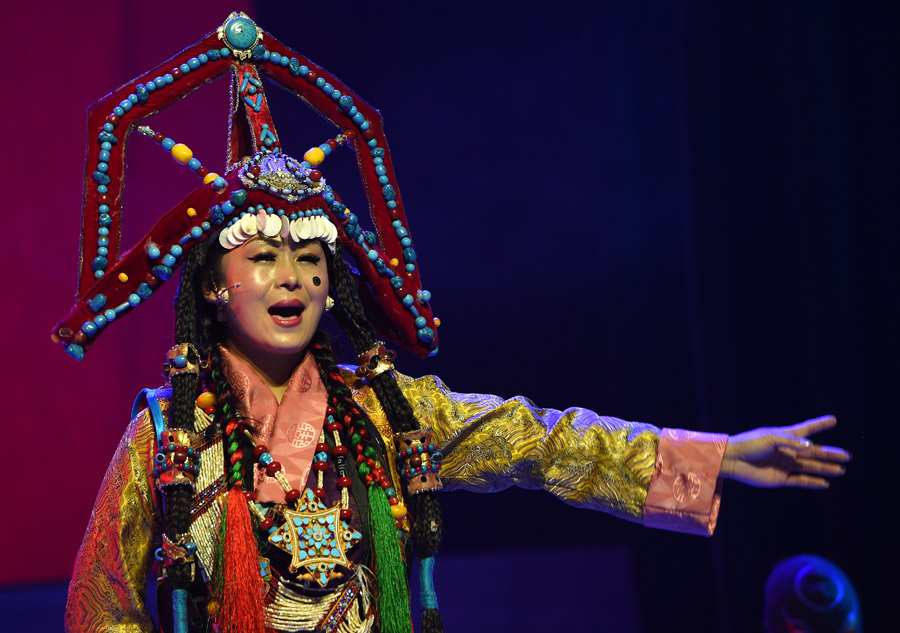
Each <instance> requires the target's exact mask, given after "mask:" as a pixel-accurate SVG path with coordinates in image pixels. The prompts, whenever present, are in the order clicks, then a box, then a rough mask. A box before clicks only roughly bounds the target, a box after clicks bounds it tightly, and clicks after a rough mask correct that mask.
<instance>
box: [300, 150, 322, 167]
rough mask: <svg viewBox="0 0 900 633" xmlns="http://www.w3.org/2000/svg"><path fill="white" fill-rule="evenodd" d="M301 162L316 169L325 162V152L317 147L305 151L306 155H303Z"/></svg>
mask: <svg viewBox="0 0 900 633" xmlns="http://www.w3.org/2000/svg"><path fill="white" fill-rule="evenodd" d="M303 160H305V161H306V162H307V163H309V164H310V165H312V166H313V167H318V166H319V165H321V164H322V161H323V160H325V152H323V151H322V150H320V149H319V148H318V147H312V148H310V149H308V150H306V153H305V154H304V155H303Z"/></svg>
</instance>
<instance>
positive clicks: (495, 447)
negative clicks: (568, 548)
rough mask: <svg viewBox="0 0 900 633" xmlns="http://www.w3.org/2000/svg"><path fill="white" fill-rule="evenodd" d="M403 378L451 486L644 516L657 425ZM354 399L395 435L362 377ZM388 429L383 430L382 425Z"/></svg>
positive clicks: (447, 485) (429, 378)
mask: <svg viewBox="0 0 900 633" xmlns="http://www.w3.org/2000/svg"><path fill="white" fill-rule="evenodd" d="M395 375H396V378H397V381H398V382H399V384H400V388H401V389H402V390H403V393H404V395H405V396H406V398H407V400H409V403H410V405H411V406H412V408H413V411H414V412H415V414H416V417H417V418H418V419H419V421H420V423H421V424H422V426H429V427H431V429H432V431H433V437H434V441H435V442H436V443H437V444H438V445H439V446H441V447H442V450H443V451H444V454H445V457H444V465H443V469H442V470H441V480H442V481H443V483H444V489H445V490H470V491H474V492H493V491H497V490H503V489H505V488H509V487H510V486H513V485H515V486H519V487H522V488H529V489H540V490H546V491H547V492H550V493H551V494H553V495H555V496H557V497H559V498H560V499H562V500H563V501H565V502H566V503H569V504H571V505H575V506H579V507H585V508H593V509H597V510H603V511H605V512H609V513H612V514H614V515H616V516H619V517H622V518H626V519H630V520H632V521H638V522H640V521H641V520H642V508H643V505H644V501H645V500H646V498H647V489H648V486H649V485H650V479H651V476H652V475H653V471H654V467H655V464H656V453H657V443H658V440H659V433H660V431H659V429H658V428H656V427H655V426H652V425H649V424H641V423H636V422H626V421H624V420H620V419H618V418H611V417H606V416H600V415H597V414H596V413H594V412H593V411H589V410H587V409H577V408H572V409H566V410H565V411H558V410H555V409H541V408H538V407H536V406H534V404H533V403H532V402H531V401H529V400H527V399H526V398H522V397H516V398H511V399H509V400H503V399H502V398H499V397H497V396H490V395H481V394H463V393H455V392H452V391H450V390H449V389H448V388H447V386H446V385H444V383H443V382H441V380H440V379H439V378H437V377H435V376H426V377H423V378H417V379H413V378H409V377H408V376H404V375H402V374H400V373H396V372H395ZM354 399H356V400H357V402H359V403H360V404H362V405H363V406H364V407H365V408H366V409H367V410H368V411H369V414H370V416H372V420H373V423H375V424H376V426H378V428H379V429H380V430H381V431H382V434H384V435H386V436H387V437H390V429H389V428H387V426H386V421H385V420H384V413H383V411H382V409H381V406H380V404H379V403H378V400H377V398H376V397H375V394H374V393H373V392H372V391H371V390H370V389H368V388H367V387H365V386H363V385H361V383H360V382H359V381H358V380H357V381H355V383H354ZM382 427H384V428H382Z"/></svg>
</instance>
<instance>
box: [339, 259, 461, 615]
mask: <svg viewBox="0 0 900 633" xmlns="http://www.w3.org/2000/svg"><path fill="white" fill-rule="evenodd" d="M336 247H337V248H336V250H335V254H334V257H333V258H330V259H329V270H328V273H329V279H330V281H331V287H332V289H333V291H334V294H335V297H336V299H337V301H336V303H335V310H334V311H333V314H334V317H335V319H336V320H337V321H338V323H339V324H340V326H341V328H342V329H343V330H344V332H345V333H346V334H347V337H348V338H349V339H350V342H351V343H352V344H353V347H354V349H355V350H356V353H357V354H358V355H361V354H363V353H365V352H366V351H368V350H369V349H371V348H372V347H374V346H375V345H376V344H377V343H378V339H377V338H376V336H375V332H374V331H373V329H372V326H371V325H370V323H369V321H368V319H367V318H366V315H365V311H364V308H363V305H362V302H361V301H360V299H359V294H358V293H357V291H356V281H355V280H354V278H353V276H352V275H351V274H350V270H349V268H348V267H347V264H346V263H345V262H344V260H343V257H342V251H341V247H340V244H339V243H338V244H337V245H336ZM370 384H371V386H372V388H373V389H374V391H375V395H376V396H378V400H379V402H381V406H382V407H383V408H384V411H385V414H386V415H387V419H388V422H389V423H390V425H391V428H392V429H393V430H394V431H395V432H405V431H411V430H415V429H418V428H419V422H418V420H417V419H416V416H415V414H414V413H413V410H412V407H411V406H410V405H409V401H407V399H406V397H405V396H404V395H403V392H402V391H401V390H400V387H399V385H398V384H397V381H396V380H395V379H394V377H393V376H392V375H391V374H390V373H389V372H385V373H382V374H380V375H379V376H376V377H375V378H373V379H372V380H371V381H370ZM389 450H391V449H389ZM410 501H411V510H412V513H413V518H414V521H413V537H414V541H415V546H416V552H417V554H418V556H419V559H420V560H423V559H430V558H432V557H433V556H434V554H435V553H436V552H437V550H438V547H439V546H440V543H441V538H442V530H443V518H442V514H441V505H440V500H439V499H438V496H437V493H436V492H422V493H420V494H418V495H416V496H414V497H412V498H411V500H410ZM422 629H423V632H424V633H441V632H442V631H443V630H444V629H443V623H442V622H441V617H440V614H439V613H438V611H437V608H436V605H435V608H425V609H424V610H423V615H422Z"/></svg>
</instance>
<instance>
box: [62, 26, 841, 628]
mask: <svg viewBox="0 0 900 633" xmlns="http://www.w3.org/2000/svg"><path fill="white" fill-rule="evenodd" d="M229 71H231V72H232V73H233V76H234V83H233V105H234V108H233V112H232V127H231V137H230V148H229V151H230V154H229V161H228V162H229V165H230V167H229V169H228V171H227V172H226V174H225V175H224V176H219V175H217V174H215V173H211V172H210V171H209V170H208V169H207V168H206V167H204V166H203V165H202V164H201V163H200V161H199V160H198V159H197V158H195V157H194V156H193V154H192V152H191V151H190V149H188V148H187V147H186V146H185V145H183V144H180V143H176V142H175V141H174V140H172V139H169V138H167V137H166V136H165V135H164V134H162V133H156V132H155V131H153V130H151V129H150V128H147V127H137V129H138V130H139V131H140V132H141V133H142V134H143V135H144V136H147V137H151V138H153V139H155V140H156V142H158V143H159V144H160V145H161V146H162V148H163V149H164V150H166V151H168V152H170V153H171V155H172V156H173V158H175V160H176V161H178V162H179V163H183V164H184V165H186V166H187V167H188V168H189V169H191V170H193V171H194V172H196V173H197V175H198V177H200V178H202V179H203V184H202V185H201V186H200V187H199V188H198V189H197V190H195V191H194V192H193V193H191V194H190V195H189V196H188V197H187V198H186V199H185V200H184V201H182V202H181V203H180V204H178V205H176V207H175V208H173V209H172V210H171V211H170V212H169V213H168V214H166V215H165V216H164V217H163V218H162V219H161V220H160V221H159V222H158V223H157V225H156V226H154V228H153V229H152V230H151V232H150V234H149V235H148V236H146V237H145V238H144V239H143V240H141V242H140V243H139V244H138V246H137V247H135V248H132V249H131V250H130V251H129V252H128V253H126V254H124V255H123V256H122V257H121V258H120V259H118V260H117V261H114V262H113V263H111V259H110V257H111V256H112V257H113V258H114V256H115V254H116V253H117V252H118V235H119V221H120V215H119V212H120V206H119V205H120V193H121V185H122V175H123V168H124V159H123V156H124V143H125V137H126V136H127V131H128V130H130V129H131V127H135V126H137V123H138V122H140V121H141V120H142V119H143V118H145V117H147V116H149V115H150V114H152V113H154V112H156V111H158V110H159V109H161V108H162V107H165V106H166V105H168V104H169V103H172V102H173V101H175V100H177V99H179V98H181V97H183V96H184V95H185V94H187V93H188V92H190V91H191V90H193V89H194V88H196V87H198V86H199V85H202V84H203V83H205V82H207V81H210V80H212V79H214V78H215V77H217V76H219V75H221V74H223V73H225V72H229ZM260 73H264V74H267V75H268V76H269V77H271V78H272V79H273V80H275V81H277V82H279V83H282V84H283V85H285V86H286V87H288V88H289V89H291V90H294V91H295V92H297V93H298V94H300V95H301V96H302V97H303V98H304V99H305V100H306V101H307V102H308V103H310V105H312V106H313V107H314V108H316V109H318V110H319V111H320V112H322V113H323V114H324V115H325V116H327V117H328V118H330V119H331V120H332V121H333V122H335V123H336V124H337V125H339V126H340V127H341V128H342V130H343V131H342V132H341V133H340V134H338V135H337V136H336V137H335V138H333V139H330V140H329V141H328V142H326V143H323V144H322V145H320V146H318V147H314V148H312V149H310V150H309V151H308V152H306V154H305V155H304V157H303V160H302V161H298V160H295V159H293V158H290V157H289V156H287V155H286V154H284V153H283V152H281V149H280V148H281V145H280V141H279V138H278V135H277V132H276V131H275V127H274V123H273V122H272V119H271V117H270V116H269V111H268V107H267V104H266V101H265V96H264V94H263V90H262V83H261V82H260ZM89 129H90V136H91V137H92V138H93V137H94V136H95V135H96V139H95V141H96V142H92V144H91V145H90V146H89V151H88V168H87V173H86V188H85V222H86V226H85V229H86V231H85V236H84V238H83V244H82V249H83V258H82V271H81V272H82V277H81V290H82V292H81V299H80V301H79V303H78V304H77V305H76V306H75V307H74V308H73V310H72V312H71V313H70V314H69V316H68V317H66V319H64V320H63V321H62V322H60V323H59V324H58V325H57V327H56V328H55V330H54V336H55V338H56V339H57V340H58V341H59V342H60V343H61V344H62V345H63V346H64V349H65V350H66V351H67V352H68V353H69V354H70V355H72V356H74V357H76V358H82V357H83V355H84V352H85V350H86V349H87V348H88V347H89V346H90V344H91V343H92V342H93V341H94V340H95V339H96V337H97V336H98V335H99V334H100V333H101V332H102V330H103V329H105V328H106V327H108V326H109V323H110V322H111V321H113V320H116V319H118V318H120V317H121V316H124V314H126V313H127V312H128V311H130V310H132V309H134V308H135V307H137V306H138V305H140V304H141V303H142V302H143V301H145V300H146V299H147V298H149V297H150V296H151V295H152V294H153V292H154V290H155V289H156V288H157V287H158V285H159V284H160V283H162V282H163V281H165V280H167V279H169V278H170V277H171V276H172V275H173V273H174V268H176V267H177V266H179V265H180V266H182V273H181V281H180V286H179V291H178V296H177V300H176V306H175V312H176V318H175V346H174V347H173V348H172V349H171V350H170V351H169V353H168V357H167V359H166V363H165V364H164V365H163V370H164V372H165V373H166V375H167V377H168V382H167V385H166V386H165V387H164V388H162V389H159V390H145V391H144V392H143V393H142V394H141V396H140V397H139V398H138V401H137V402H136V404H135V411H134V413H133V420H132V422H131V425H130V426H129V427H128V430H127V431H126V433H125V437H124V438H123V440H122V442H121V444H120V446H119V449H118V451H117V453H116V455H115V457H114V458H113V462H112V464H111V466H110V469H109V471H108V473H107V476H106V479H105V481H104V483H103V486H102V488H101V490H100V493H99V495H98V498H97V503H96V506H95V508H94V513H93V515H92V517H91V522H90V525H89V527H88V531H87V534H86V536H85V540H84V544H83V546H82V549H81V552H80V554H79V558H78V562H77V564H76V570H75V574H74V576H73V580H72V584H71V587H70V593H69V606H68V610H67V618H66V623H67V629H68V630H69V631H125V630H141V631H149V630H152V629H153V628H154V623H153V621H152V619H151V618H150V616H149V614H148V611H147V608H146V607H145V588H146V581H147V576H148V573H149V570H150V566H151V563H152V562H153V559H154V558H155V559H156V560H157V561H158V587H159V594H158V595H159V596H160V599H159V601H158V602H159V608H158V611H159V625H160V628H162V629H163V630H165V631H176V632H179V633H182V632H186V631H194V630H208V628H209V627H210V625H211V626H212V627H213V628H214V629H215V630H218V631H234V632H237V631H241V632H247V631H263V630H267V629H268V630H275V631H320V630H321V631H370V630H380V631H383V632H385V633H388V632H389V633H399V632H401V631H410V630H411V624H410V611H409V591H408V587H407V574H408V571H407V569H408V563H409V556H410V555H411V554H412V553H413V551H414V553H415V556H416V557H417V558H418V561H419V566H420V578H421V582H422V606H423V614H424V615H423V627H422V628H423V630H425V631H429V632H433V631H440V630H442V625H441V621H440V616H439V614H438V611H437V599H436V596H435V593H434V589H433V585H432V566H433V563H434V554H435V552H436V550H437V549H438V546H439V544H440V541H441V513H440V505H439V502H438V498H437V492H438V491H439V490H441V489H442V488H445V489H468V490H475V491H492V490H498V489H502V488H505V487H508V486H511V485H519V486H522V487H526V488H542V489H545V490H548V491H549V492H551V493H553V494H554V495H556V496H558V497H559V498H561V499H563V500H564V501H566V502H568V503H571V504H574V505H578V506H583V507H590V508H597V509H602V510H605V511H607V512H611V513H613V514H615V515H617V516H621V517H623V518H628V519H631V520H636V521H642V522H644V523H645V524H648V525H653V526H658V527H665V528H669V529H678V530H683V531H691V532H697V533H703V534H709V533H711V531H712V529H713V527H714V525H715V520H716V515H717V512H718V500H719V484H720V483H721V480H722V479H723V478H733V479H737V480H740V481H744V482H746V483H750V484H752V485H760V486H799V487H806V488H821V487H825V486H827V483H826V480H825V479H824V477H830V476H836V475H839V474H841V473H842V472H843V469H842V467H841V465H840V463H841V462H844V461H846V459H847V455H846V453H845V452H844V451H841V450H839V449H834V448H829V447H820V446H816V445H813V444H812V443H811V442H810V441H809V440H808V439H806V438H807V436H809V435H811V434H813V433H816V432H818V431H821V430H823V429H826V428H829V427H831V426H833V425H834V423H835V421H834V419H833V418H830V417H826V418H819V419H816V420H810V421H807V422H804V423H801V424H798V425H796V426H793V427H786V428H779V429H757V430H755V431H750V432H748V433H744V434H741V435H737V436H734V437H731V438H728V437H727V436H725V435H711V434H702V433H692V432H688V431H677V430H671V429H664V430H659V429H657V428H655V427H652V426H650V425H646V424H638V423H630V422H624V421H622V420H618V419H615V418H609V417H602V416H598V415H596V414H594V413H592V412H590V411H586V410H582V409H569V410H566V411H564V412H560V411H554V410H547V409H537V408H535V407H534V406H533V405H532V404H531V403H530V402H529V401H527V400H524V399H522V398H514V399H511V400H508V401H502V400H501V399H499V398H496V397H493V396H480V395H471V394H458V393H453V392H451V391H449V390H448V389H447V388H446V387H445V386H444V385H443V384H442V383H441V382H440V381H439V380H437V379H436V378H434V377H426V378H421V379H416V380H414V379H411V378H408V377H405V376H403V375H401V374H399V373H396V372H394V371H393V364H392V360H393V353H392V352H390V351H388V350H387V349H386V348H385V346H384V344H383V343H381V342H380V341H379V340H378V338H377V337H376V330H375V328H376V327H377V329H378V331H379V332H380V333H381V335H382V336H383V337H384V338H388V339H391V340H393V341H394V342H396V343H397V344H400V345H402V346H404V347H406V348H407V349H410V350H412V351H414V352H417V353H419V354H420V355H427V354H429V353H433V352H434V351H435V350H436V349H437V337H436V333H435V329H434V328H435V326H436V323H435V320H434V318H433V316H432V314H431V309H430V306H429V301H430V294H429V293H428V292H427V291H425V290H422V287H421V283H420V280H419V276H418V266H417V264H416V254H415V251H414V248H413V245H412V240H411V237H410V233H409V229H408V225H407V223H406V216H405V212H404V210H403V207H402V203H401V200H400V197H399V194H398V192H397V189H396V181H395V176H394V173H393V168H392V165H391V161H390V154H389V152H388V151H387V143H386V140H385V138H384V133H383V130H382V126H381V119H380V117H379V115H378V114H377V112H376V111H375V110H373V109H372V108H371V107H370V106H368V105H367V104H365V103H364V102H362V101H361V100H359V99H358V97H356V96H355V95H353V94H352V93H351V92H350V91H349V89H348V88H347V87H346V86H344V85H343V84H342V83H340V82H339V81H338V80H337V79H335V78H334V77H332V76H331V75H329V74H328V73H327V72H326V71H324V70H322V69H321V68H319V67H317V66H315V65H313V64H311V63H310V62H309V61H308V60H305V59H304V58H302V57H299V56H298V55H297V54H296V53H294V52H293V51H291V50H290V49H288V48H287V47H285V46H283V45H282V44H280V43H279V42H277V41H276V40H274V39H273V38H271V36H269V35H268V34H265V33H263V32H262V31H260V30H259V29H258V27H256V25H255V24H254V23H253V22H252V21H251V20H250V19H249V18H248V17H247V16H245V15H243V14H232V15H231V16H229V18H228V19H227V20H226V22H225V23H224V24H223V25H222V27H220V28H219V29H218V31H217V32H214V33H213V34H211V35H210V36H208V37H207V38H205V39H204V40H202V41H201V42H199V43H198V44H196V45H195V46H193V47H191V48H189V49H187V50H186V51H184V52H183V53H181V54H179V55H177V56H176V57H175V58H173V59H172V60H170V61H168V62H166V63H165V64H163V65H162V66H160V67H159V68H157V69H155V70H154V71H151V73H148V74H147V75H146V76H143V77H141V78H139V79H138V80H136V81H134V82H131V83H129V84H126V85H125V86H123V87H121V88H120V89H119V90H117V91H116V92H114V93H112V94H111V95H110V96H109V97H107V98H105V99H104V100H102V101H100V102H98V103H97V104H95V106H94V107H93V108H92V109H91V113H90V114H89ZM122 130H125V131H126V134H121V133H120V132H121V131H122ZM342 145H349V146H351V147H353V148H354V149H355V150H356V152H357V157H358V160H359V163H360V168H361V172H362V176H363V181H364V184H365V186H366V188H367V193H368V194H369V200H370V205H371V212H372V216H373V220H374V222H375V224H376V227H377V229H378V235H377V236H376V235H375V234H374V233H370V232H368V231H364V230H363V229H362V228H361V227H360V225H359V219H358V218H357V216H356V215H355V214H354V213H352V212H351V211H350V210H349V209H347V207H346V206H345V205H344V204H343V203H342V202H341V201H340V199H339V198H338V197H337V195H336V194H335V192H334V191H333V190H332V188H331V187H330V186H329V185H328V184H326V181H325V179H324V177H323V175H322V173H321V171H320V170H319V169H318V168H319V166H320V165H321V164H322V162H323V160H324V158H325V157H326V156H327V154H329V153H330V152H331V151H332V150H333V149H336V148H337V147H339V146H342ZM345 254H347V255H349V256H350V257H352V258H353V260H354V261H355V264H356V267H357V270H352V269H351V268H350V266H349V265H348V263H347V262H346V261H345V260H344V255H345ZM332 308H333V310H332ZM328 310H332V314H333V315H334V317H335V319H336V321H337V322H338V324H339V325H340V326H341V328H342V329H343V331H344V332H345V333H346V335H347V337H348V339H349V340H350V341H351V342H352V344H353V346H354V348H355V350H356V352H357V354H358V355H359V356H358V367H357V368H354V369H347V368H343V367H339V366H338V365H337V364H336V361H335V359H334V357H333V355H332V352H331V349H330V346H329V343H328V339H327V337H326V336H325V335H324V334H323V333H322V332H321V331H320V330H319V325H320V321H321V319H322V316H323V313H324V312H325V311H328Z"/></svg>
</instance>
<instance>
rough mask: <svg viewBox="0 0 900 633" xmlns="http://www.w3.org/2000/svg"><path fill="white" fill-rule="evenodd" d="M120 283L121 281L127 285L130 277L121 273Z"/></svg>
mask: <svg viewBox="0 0 900 633" xmlns="http://www.w3.org/2000/svg"><path fill="white" fill-rule="evenodd" d="M119 281H121V282H122V283H123V284H124V283H127V282H128V275H126V274H125V273H119Z"/></svg>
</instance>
